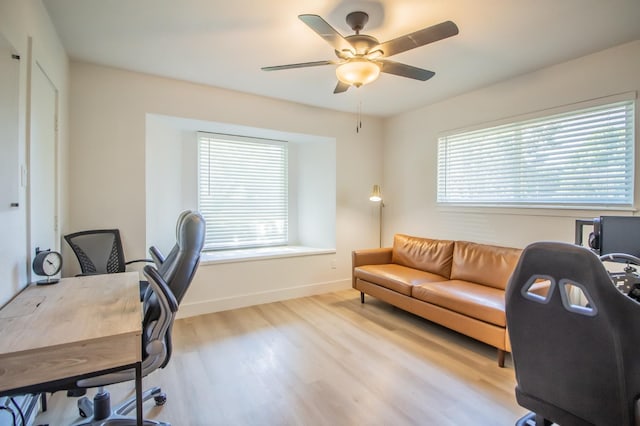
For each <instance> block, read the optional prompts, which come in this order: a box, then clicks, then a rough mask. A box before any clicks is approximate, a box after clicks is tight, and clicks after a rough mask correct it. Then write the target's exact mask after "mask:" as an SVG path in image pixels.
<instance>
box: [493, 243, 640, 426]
mask: <svg viewBox="0 0 640 426" xmlns="http://www.w3.org/2000/svg"><path fill="white" fill-rule="evenodd" d="M536 277H538V278H540V279H548V280H550V281H551V287H550V289H549V293H548V294H547V298H546V299H544V300H543V299H542V298H540V297H535V296H532V295H530V294H529V293H527V291H526V290H527V289H528V286H529V285H530V284H531V283H532V281H533V280H534V278H536ZM570 283H571V284H574V285H578V286H579V287H580V288H581V290H582V292H583V293H584V294H585V295H586V297H587V298H588V301H589V304H588V306H586V307H581V306H576V305H574V304H572V303H571V301H570V297H569V289H570V287H566V286H565V285H566V284H570ZM505 302H506V315H507V327H508V330H509V338H510V341H511V347H512V355H513V362H514V367H515V372H516V380H517V387H516V397H517V399H518V403H519V404H520V405H522V406H524V407H525V408H528V409H530V410H532V411H534V412H536V413H538V414H541V415H543V416H544V417H545V418H547V419H550V420H553V421H555V422H557V423H561V424H565V422H566V423H567V424H575V422H576V421H585V422H589V423H593V424H616V425H631V424H633V413H634V399H635V397H636V396H637V395H638V394H639V393H640V369H639V368H638V366H640V344H638V342H640V325H638V324H640V321H638V320H639V319H640V305H639V304H638V303H636V302H635V301H633V300H632V299H630V298H628V297H627V296H626V295H624V294H622V293H621V292H620V291H618V290H617V289H616V288H615V286H614V285H613V283H612V281H611V278H610V277H609V274H608V273H607V271H606V269H605V268H604V266H603V264H602V262H601V261H600V260H599V258H598V257H597V256H596V255H595V254H594V253H592V252H591V251H590V250H588V249H587V248H584V247H580V246H575V245H571V244H565V243H552V242H540V243H534V244H531V245H530V246H528V247H527V248H526V249H525V250H524V251H523V253H522V255H521V257H520V260H519V262H518V265H517V266H516V269H515V271H514V273H513V275H512V277H511V280H510V282H509V285H508V287H507V291H506V300H505Z"/></svg>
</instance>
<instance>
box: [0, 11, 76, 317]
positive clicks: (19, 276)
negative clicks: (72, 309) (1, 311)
mask: <svg viewBox="0 0 640 426" xmlns="http://www.w3.org/2000/svg"><path fill="white" fill-rule="evenodd" d="M0 33H1V34H2V35H3V37H4V38H6V39H7V40H8V42H9V43H10V44H11V45H12V46H13V48H14V49H15V50H16V51H17V52H18V54H19V55H20V56H21V60H20V71H19V72H20V83H19V118H18V120H19V123H18V143H19V153H18V157H19V158H18V161H19V169H24V170H25V171H26V170H27V167H28V156H27V148H28V143H29V129H30V127H31V126H32V125H33V123H30V121H29V112H30V110H31V108H32V107H33V105H32V104H31V102H32V99H39V98H40V97H39V94H38V93H34V92H31V93H30V94H31V96H28V94H29V91H30V90H31V81H30V70H31V69H32V68H33V67H35V66H38V65H39V66H40V67H42V69H43V70H44V71H45V72H46V73H47V75H48V76H49V78H50V79H51V81H52V82H53V84H54V85H55V86H56V88H57V89H58V92H59V105H58V108H59V117H58V125H59V127H58V146H59V152H58V161H59V170H60V176H59V177H60V179H59V181H58V186H59V187H58V194H59V198H60V199H59V202H58V205H59V206H60V207H59V209H58V212H57V216H58V221H59V224H60V225H61V226H62V227H63V228H64V226H65V224H66V208H65V206H66V199H67V191H66V182H67V173H66V168H67V164H66V151H67V149H68V144H67V128H68V126H67V123H68V108H67V100H68V78H69V69H68V58H67V55H66V53H65V51H64V48H63V47H62V44H61V43H60V40H59V39H58V36H57V34H56V31H55V29H54V27H53V24H52V23H51V21H50V19H49V16H48V15H47V12H46V10H45V8H44V6H43V5H42V3H41V2H40V1H39V0H21V1H2V2H0ZM30 40H31V44H30ZM19 180H20V179H18V181H19ZM26 185H27V182H24V184H23V185H20V187H19V189H18V198H19V204H20V207H19V208H17V209H4V208H2V209H0V305H2V304H3V303H4V302H6V301H7V300H8V299H9V298H10V297H11V296H13V295H14V294H15V293H16V292H17V291H18V290H19V289H20V288H22V287H23V286H24V285H26V284H27V282H28V281H29V276H30V270H31V265H30V264H29V263H30V262H29V260H30V257H31V254H30V253H28V238H29V237H28V235H27V232H28V226H27V225H28V222H27V216H28V215H27V190H28V188H27V186H26ZM59 247H60V242H59V241H58V242H57V244H56V248H59ZM52 248H53V247H52Z"/></svg>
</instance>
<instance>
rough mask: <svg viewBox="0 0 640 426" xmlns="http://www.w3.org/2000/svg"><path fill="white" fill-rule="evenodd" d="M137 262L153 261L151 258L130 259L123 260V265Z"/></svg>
mask: <svg viewBox="0 0 640 426" xmlns="http://www.w3.org/2000/svg"><path fill="white" fill-rule="evenodd" d="M139 262H144V263H154V262H153V260H151V259H136V260H130V261H128V262H125V263H124V264H125V265H129V264H131V263H139Z"/></svg>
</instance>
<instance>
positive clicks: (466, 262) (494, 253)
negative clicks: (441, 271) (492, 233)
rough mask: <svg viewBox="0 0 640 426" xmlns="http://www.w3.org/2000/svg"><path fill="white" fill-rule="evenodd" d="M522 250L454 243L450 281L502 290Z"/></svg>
mask: <svg viewBox="0 0 640 426" xmlns="http://www.w3.org/2000/svg"><path fill="white" fill-rule="evenodd" d="M521 252H522V250H520V249H516V248H510V247H498V246H491V245H487V244H477V243H470V242H467V241H456V242H455V247H454V249H453V263H452V265H451V279H452V280H465V281H471V282H474V283H478V284H484V285H486V286H489V287H494V288H498V289H501V290H504V289H506V288H507V283H508V282H509V278H510V277H511V274H512V273H513V270H514V269H515V267H516V263H518V259H519V258H520V253H521Z"/></svg>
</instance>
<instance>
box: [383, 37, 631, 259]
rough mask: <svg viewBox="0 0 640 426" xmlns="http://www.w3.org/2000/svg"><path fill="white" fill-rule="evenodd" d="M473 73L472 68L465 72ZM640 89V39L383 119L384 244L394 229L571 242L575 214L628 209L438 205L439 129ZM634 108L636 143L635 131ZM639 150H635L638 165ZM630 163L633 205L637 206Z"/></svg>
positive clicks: (515, 242)
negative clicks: (505, 207)
mask: <svg viewBox="0 0 640 426" xmlns="http://www.w3.org/2000/svg"><path fill="white" fill-rule="evenodd" d="M470 72H471V71H470ZM638 90H640V41H636V42H632V43H628V44H625V45H622V46H618V47H615V48H612V49H608V50H605V51H602V52H599V53H595V54H592V55H588V56H585V57H582V58H578V59H575V60H572V61H570V62H566V63H562V64H558V65H555V66H552V67H548V68H545V69H542V70H539V71H537V72H534V73H531V74H527V75H523V76H520V77H517V78H514V79H512V80H509V81H504V82H501V83H499V84H495V85H492V86H489V87H486V88H483V89H480V90H477V91H474V92H470V93H466V94H463V95H461V96H457V97H455V98H451V99H448V100H445V101H443V102H440V103H437V104H433V105H430V106H426V107H424V108H420V109H418V110H415V111H412V112H408V113H405V114H401V115H399V116H396V117H393V118H391V119H388V120H387V121H386V122H385V139H384V148H383V152H384V154H383V156H384V173H383V174H384V188H385V205H386V207H385V221H384V225H385V231H384V233H385V242H386V243H387V244H390V243H391V241H392V238H393V234H394V233H408V234H414V235H420V236H426V237H434V238H448V239H464V240H471V241H478V242H485V243H495V244H501V245H507V246H514V247H524V246H526V245H527V244H528V243H530V242H533V241H538V240H557V241H566V242H573V240H574V221H575V219H576V218H593V217H597V216H600V215H601V214H610V215H615V214H630V212H628V211H622V212H616V211H606V212H603V211H594V210H592V211H576V210H541V209H538V210H536V209H518V210H514V209H498V208H461V207H459V208H454V207H443V206H438V205H437V204H436V201H435V200H436V183H437V176H436V167H437V161H436V160H437V159H436V156H437V138H438V136H439V134H441V133H442V132H446V131H450V130H454V129H460V128H465V127H469V126H475V125H478V124H481V123H490V122H492V121H496V120H502V119H504V118H508V117H513V116H517V115H521V114H526V113H531V112H535V111H541V110H545V109H548V108H553V107H558V106H562V105H567V104H572V103H576V102H580V101H585V100H590V99H594V98H600V97H605V96H609V95H613V94H618V93H623V92H629V91H638ZM639 110H640V108H637V110H636V146H638V140H639V135H638V133H640V132H639V131H638V124H637V123H638V122H640V120H639V119H638V117H639V116H640V111H639ZM638 151H640V149H637V152H636V164H639V163H638V161H637V158H638V155H637V154H638ZM639 169H640V168H639V167H638V166H636V170H637V171H636V179H635V182H636V183H635V188H636V197H635V199H636V207H637V206H638V205H640V195H639V194H640V192H639V191H638V189H640V184H639V183H640V170H639Z"/></svg>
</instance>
